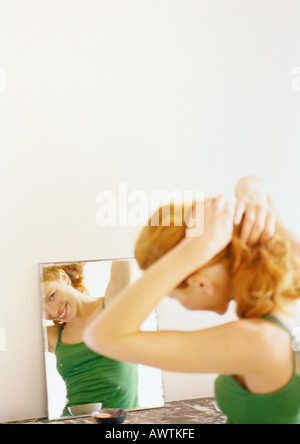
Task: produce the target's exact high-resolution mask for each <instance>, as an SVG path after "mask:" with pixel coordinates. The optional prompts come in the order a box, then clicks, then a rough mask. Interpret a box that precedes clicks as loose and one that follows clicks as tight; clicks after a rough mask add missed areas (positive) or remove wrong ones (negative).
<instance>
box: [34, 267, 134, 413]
mask: <svg viewBox="0 0 300 444" xmlns="http://www.w3.org/2000/svg"><path fill="white" fill-rule="evenodd" d="M83 266H84V264H82V263H81V264H70V265H62V266H50V267H45V268H44V269H43V282H42V294H43V298H44V307H45V311H46V315H47V319H50V320H53V322H54V326H53V327H49V328H48V344H49V351H50V352H52V353H55V355H56V358H57V370H58V372H59V373H60V375H61V376H62V378H63V379H64V381H65V383H66V390H67V400H68V401H67V404H66V406H65V409H64V411H63V414H62V416H69V415H70V413H69V410H68V407H72V406H75V405H82V404H90V403H98V402H102V403H103V408H110V407H115V408H122V409H130V408H136V407H138V394H137V392H138V373H137V367H136V366H134V365H132V364H126V363H123V362H119V361H115V360H112V359H109V358H106V357H104V356H101V355H99V354H96V353H94V352H93V351H91V350H90V349H89V348H88V347H87V346H86V345H85V344H84V343H83V341H82V333H83V330H84V329H85V327H86V325H87V324H88V323H89V322H90V321H91V320H92V319H93V318H95V317H96V316H97V315H98V314H99V313H101V312H102V311H103V310H104V306H107V305H109V303H110V301H111V300H112V299H113V297H114V296H115V295H116V294H117V293H118V292H119V291H120V290H121V289H122V288H123V287H124V286H125V285H127V284H128V283H129V264H128V262H125V261H122V262H114V263H113V265H112V270H111V281H110V283H109V285H108V288H107V291H106V294H105V297H104V298H103V297H102V298H99V299H92V298H90V297H89V295H88V291H87V290H86V288H85V285H84V274H83Z"/></svg>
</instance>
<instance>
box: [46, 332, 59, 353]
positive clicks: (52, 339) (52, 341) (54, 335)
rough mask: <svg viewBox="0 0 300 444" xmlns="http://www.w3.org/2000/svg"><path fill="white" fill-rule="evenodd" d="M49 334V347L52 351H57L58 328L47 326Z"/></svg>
mask: <svg viewBox="0 0 300 444" xmlns="http://www.w3.org/2000/svg"><path fill="white" fill-rule="evenodd" d="M47 335H48V347H49V352H50V353H55V349H56V345H57V341H58V328H57V327H55V326H53V327H48V328H47Z"/></svg>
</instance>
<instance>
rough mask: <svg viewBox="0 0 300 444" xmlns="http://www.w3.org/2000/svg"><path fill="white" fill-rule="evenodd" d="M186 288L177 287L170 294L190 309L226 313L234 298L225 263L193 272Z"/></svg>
mask: <svg viewBox="0 0 300 444" xmlns="http://www.w3.org/2000/svg"><path fill="white" fill-rule="evenodd" d="M186 283H187V285H186V287H185V288H176V289H175V290H173V291H172V292H171V293H170V294H169V296H170V297H171V298H173V299H176V300H177V301H178V302H180V303H181V305H183V306H184V307H185V308H186V309H188V310H205V311H214V312H216V313H218V314H224V313H226V311H227V309H228V306H229V303H230V301H231V300H232V299H233V292H232V280H231V277H230V275H229V273H228V271H227V269H226V267H225V266H224V265H223V264H216V265H213V266H212V267H208V268H206V269H205V270H203V271H202V270H199V271H197V272H195V273H194V274H192V275H191V276H190V277H189V278H188V279H187V281H186Z"/></svg>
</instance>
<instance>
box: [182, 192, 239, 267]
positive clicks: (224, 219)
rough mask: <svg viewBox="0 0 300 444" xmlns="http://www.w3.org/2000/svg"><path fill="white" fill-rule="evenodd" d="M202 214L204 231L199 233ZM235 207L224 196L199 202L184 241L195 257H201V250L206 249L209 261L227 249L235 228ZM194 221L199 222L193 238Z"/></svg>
mask: <svg viewBox="0 0 300 444" xmlns="http://www.w3.org/2000/svg"><path fill="white" fill-rule="evenodd" d="M197 214H198V216H197ZM201 214H202V216H203V217H202V230H201V233H200V232H199V216H200V215H201ZM234 214H235V206H234V204H233V203H232V202H228V201H226V200H225V199H224V197H223V196H219V197H217V198H214V199H207V200H205V202H197V203H196V205H195V206H194V207H193V210H192V212H191V214H190V217H189V219H188V220H187V226H188V227H190V228H189V229H188V230H187V233H188V234H187V237H186V239H185V240H184V241H183V242H185V243H190V247H191V250H193V251H194V254H195V257H197V255H199V250H203V248H205V249H206V251H207V252H208V253H209V256H210V257H209V260H210V259H212V258H213V257H214V256H216V255H217V254H218V253H219V252H220V251H222V250H223V249H224V248H226V247H227V245H228V244H229V243H230V242H231V240H232V234H233V228H234ZM192 221H197V222H198V226H197V227H196V226H195V227H194V228H195V235H194V236H193V226H192Z"/></svg>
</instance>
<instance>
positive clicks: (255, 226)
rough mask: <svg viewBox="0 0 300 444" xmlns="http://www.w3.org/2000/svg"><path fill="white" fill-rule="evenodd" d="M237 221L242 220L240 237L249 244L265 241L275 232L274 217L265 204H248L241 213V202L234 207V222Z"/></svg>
mask: <svg viewBox="0 0 300 444" xmlns="http://www.w3.org/2000/svg"><path fill="white" fill-rule="evenodd" d="M241 214H242V216H241ZM238 221H242V225H241V231H240V238H241V240H242V241H243V242H244V243H245V244H248V245H250V246H253V245H255V244H257V243H259V242H260V243H264V242H267V241H268V240H269V239H271V238H272V237H273V236H274V234H275V230H276V217H275V215H274V213H273V212H272V211H271V210H270V209H269V208H267V207H265V206H261V205H249V204H248V205H245V210H244V212H243V213H242V204H240V205H239V206H237V208H236V216H235V223H236V222H238Z"/></svg>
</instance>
